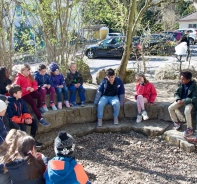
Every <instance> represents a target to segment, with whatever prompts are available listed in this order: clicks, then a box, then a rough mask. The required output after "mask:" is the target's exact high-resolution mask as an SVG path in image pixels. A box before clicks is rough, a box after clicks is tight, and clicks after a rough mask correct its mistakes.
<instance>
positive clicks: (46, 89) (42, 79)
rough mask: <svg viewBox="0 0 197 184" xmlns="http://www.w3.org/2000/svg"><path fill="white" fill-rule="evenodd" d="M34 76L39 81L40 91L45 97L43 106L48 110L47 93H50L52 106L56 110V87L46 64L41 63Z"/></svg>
mask: <svg viewBox="0 0 197 184" xmlns="http://www.w3.org/2000/svg"><path fill="white" fill-rule="evenodd" d="M34 78H35V80H36V81H37V83H38V91H39V92H40V94H41V95H42V97H43V101H42V106H43V108H44V110H45V111H48V108H47V106H46V103H45V101H46V94H50V98H51V101H50V106H51V108H52V110H54V111H56V110H57V107H56V106H55V104H54V99H55V88H54V87H53V83H52V80H51V76H50V75H49V74H47V73H46V65H44V64H40V65H39V68H38V71H36V72H35V73H34Z"/></svg>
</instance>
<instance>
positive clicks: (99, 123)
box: [97, 119, 103, 127]
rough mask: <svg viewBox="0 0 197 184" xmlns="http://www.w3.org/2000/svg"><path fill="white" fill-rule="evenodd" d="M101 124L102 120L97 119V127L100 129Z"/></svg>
mask: <svg viewBox="0 0 197 184" xmlns="http://www.w3.org/2000/svg"><path fill="white" fill-rule="evenodd" d="M102 124H103V122H102V119H98V122H97V127H102Z"/></svg>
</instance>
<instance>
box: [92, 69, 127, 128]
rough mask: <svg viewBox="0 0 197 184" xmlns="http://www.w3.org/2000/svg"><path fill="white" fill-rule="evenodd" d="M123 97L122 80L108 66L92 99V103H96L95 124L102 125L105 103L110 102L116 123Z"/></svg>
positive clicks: (116, 122) (115, 122)
mask: <svg viewBox="0 0 197 184" xmlns="http://www.w3.org/2000/svg"><path fill="white" fill-rule="evenodd" d="M124 98H125V88H124V84H123V82H122V80H121V79H120V78H119V77H117V76H116V75H115V71H114V70H113V69H111V68H109V69H108V70H107V71H106V77H105V78H104V79H103V81H102V82H101V84H100V86H99V88H98V90H97V93H96V97H95V100H94V104H95V105H98V108H97V117H98V123H97V126H98V127H101V126H102V118H103V110H104V107H105V105H107V104H111V105H112V106H113V109H114V113H113V117H114V124H115V125H117V124H118V123H119V122H118V115H119V112H120V105H122V104H123V103H124Z"/></svg>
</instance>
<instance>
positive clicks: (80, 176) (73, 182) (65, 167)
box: [44, 156, 90, 184]
mask: <svg viewBox="0 0 197 184" xmlns="http://www.w3.org/2000/svg"><path fill="white" fill-rule="evenodd" d="M44 178H45V180H46V184H88V183H90V182H89V181H88V176H87V174H86V173H85V171H84V168H83V166H82V165H81V164H77V162H76V161H75V159H73V158H70V157H58V156H57V157H54V158H53V159H52V160H50V161H49V163H48V167H47V170H46V172H45V173H44Z"/></svg>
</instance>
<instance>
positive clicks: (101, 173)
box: [43, 132, 197, 184]
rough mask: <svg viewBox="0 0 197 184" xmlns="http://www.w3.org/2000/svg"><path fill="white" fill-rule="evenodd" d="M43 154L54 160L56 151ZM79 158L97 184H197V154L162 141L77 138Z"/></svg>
mask: <svg viewBox="0 0 197 184" xmlns="http://www.w3.org/2000/svg"><path fill="white" fill-rule="evenodd" d="M43 153H45V154H47V155H48V156H51V157H52V156H54V155H53V147H52V146H51V147H49V148H48V149H46V150H44V151H43ZM49 153H50V155H49ZM75 155H76V158H77V161H78V162H80V163H82V164H83V166H84V168H85V170H86V172H87V174H88V176H89V178H90V180H91V181H92V182H93V183H94V184H130V183H131V184H141V183H142V184H144V183H147V184H148V183H150V184H154V183H162V184H163V183H169V184H174V183H175V184H177V183H181V184H182V183H184V184H185V183H187V184H190V183H197V172H196V166H197V155H196V153H186V152H184V151H182V150H180V149H178V148H176V147H173V146H170V145H168V144H167V143H165V142H164V141H163V140H162V138H160V137H157V138H147V137H146V136H144V135H141V134H138V133H135V132H130V133H129V134H117V133H116V134H111V133H108V134H99V133H94V134H90V135H87V136H85V137H82V138H76V149H75Z"/></svg>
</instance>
